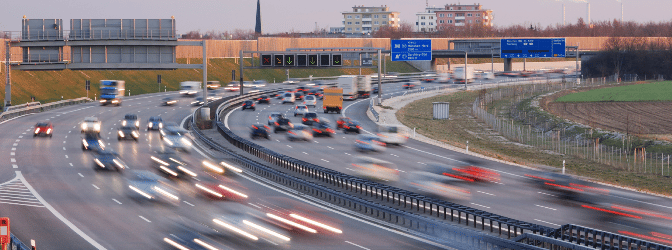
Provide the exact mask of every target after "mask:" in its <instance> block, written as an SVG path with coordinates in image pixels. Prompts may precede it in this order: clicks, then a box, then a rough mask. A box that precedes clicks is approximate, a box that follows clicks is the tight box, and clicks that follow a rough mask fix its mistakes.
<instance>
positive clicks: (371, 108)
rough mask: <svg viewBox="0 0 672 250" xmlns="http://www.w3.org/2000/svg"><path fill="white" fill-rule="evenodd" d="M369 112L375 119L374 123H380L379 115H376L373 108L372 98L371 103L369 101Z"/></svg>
mask: <svg viewBox="0 0 672 250" xmlns="http://www.w3.org/2000/svg"><path fill="white" fill-rule="evenodd" d="M369 110H370V111H371V114H373V117H375V118H376V122H379V121H380V115H378V112H377V111H376V109H374V108H373V98H371V101H369Z"/></svg>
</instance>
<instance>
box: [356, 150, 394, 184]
mask: <svg viewBox="0 0 672 250" xmlns="http://www.w3.org/2000/svg"><path fill="white" fill-rule="evenodd" d="M351 168H352V169H351V170H352V171H354V172H355V175H357V176H360V177H362V178H367V179H373V180H382V181H392V182H396V181H398V180H399V170H396V168H397V166H396V165H394V163H391V162H387V161H383V160H378V159H375V158H371V157H366V156H357V157H355V158H354V159H353V163H352V164H351Z"/></svg>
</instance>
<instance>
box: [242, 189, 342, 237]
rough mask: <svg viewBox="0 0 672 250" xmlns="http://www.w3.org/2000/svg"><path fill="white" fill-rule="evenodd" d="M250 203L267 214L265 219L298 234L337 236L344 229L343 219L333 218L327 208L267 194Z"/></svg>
mask: <svg viewBox="0 0 672 250" xmlns="http://www.w3.org/2000/svg"><path fill="white" fill-rule="evenodd" d="M248 204H249V205H252V206H255V207H257V208H259V209H260V210H261V212H263V213H265V214H266V217H265V218H264V220H265V221H267V222H269V223H272V224H274V225H277V226H279V227H282V228H285V229H287V230H289V232H290V233H292V234H298V235H328V236H337V235H339V234H342V233H343V231H342V230H341V229H339V228H340V226H337V225H340V224H342V223H343V221H340V220H338V219H336V218H332V217H331V216H329V215H328V214H327V213H326V210H323V209H320V208H317V207H314V206H312V205H307V204H305V203H302V202H299V201H296V200H293V199H290V198H287V197H281V196H270V197H269V196H267V197H264V199H263V200H261V199H258V200H256V201H254V203H252V202H250V203H248Z"/></svg>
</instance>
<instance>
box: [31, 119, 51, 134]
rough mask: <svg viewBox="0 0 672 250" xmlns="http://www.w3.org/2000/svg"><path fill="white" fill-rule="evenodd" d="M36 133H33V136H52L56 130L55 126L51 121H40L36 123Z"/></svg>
mask: <svg viewBox="0 0 672 250" xmlns="http://www.w3.org/2000/svg"><path fill="white" fill-rule="evenodd" d="M34 132H35V133H34V134H33V137H35V136H38V135H39V136H49V138H51V136H52V134H53V132H54V126H53V125H51V122H38V123H37V124H36V125H35V131H34Z"/></svg>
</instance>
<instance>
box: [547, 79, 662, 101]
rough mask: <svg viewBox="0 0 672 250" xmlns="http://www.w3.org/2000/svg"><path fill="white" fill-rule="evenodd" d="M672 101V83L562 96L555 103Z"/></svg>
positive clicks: (636, 85)
mask: <svg viewBox="0 0 672 250" xmlns="http://www.w3.org/2000/svg"><path fill="white" fill-rule="evenodd" d="M647 101H672V81H664V82H654V83H647V84H634V85H627V86H620V87H613V88H600V89H593V90H590V91H586V92H579V93H573V94H569V95H565V96H562V97H560V98H558V99H556V100H555V102H647Z"/></svg>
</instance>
